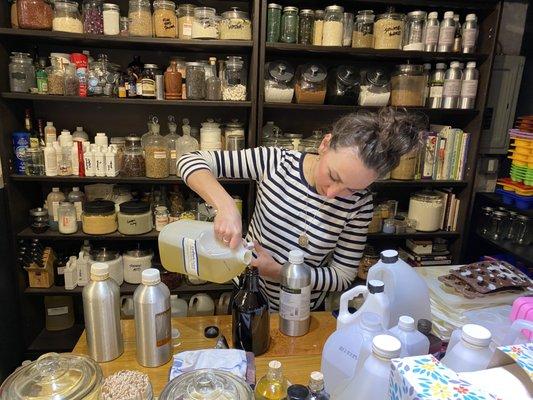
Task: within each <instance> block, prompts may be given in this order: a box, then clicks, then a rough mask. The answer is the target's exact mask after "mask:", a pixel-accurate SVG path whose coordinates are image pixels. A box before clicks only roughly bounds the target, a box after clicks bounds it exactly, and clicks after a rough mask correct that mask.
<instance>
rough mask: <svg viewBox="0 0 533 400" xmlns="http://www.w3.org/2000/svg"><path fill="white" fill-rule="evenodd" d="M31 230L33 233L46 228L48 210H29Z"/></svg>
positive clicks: (42, 231)
mask: <svg viewBox="0 0 533 400" xmlns="http://www.w3.org/2000/svg"><path fill="white" fill-rule="evenodd" d="M30 217H31V226H30V227H31V231H32V232H33V233H44V232H46V231H47V229H48V220H49V216H48V210H47V209H46V208H41V207H38V208H32V209H31V210H30Z"/></svg>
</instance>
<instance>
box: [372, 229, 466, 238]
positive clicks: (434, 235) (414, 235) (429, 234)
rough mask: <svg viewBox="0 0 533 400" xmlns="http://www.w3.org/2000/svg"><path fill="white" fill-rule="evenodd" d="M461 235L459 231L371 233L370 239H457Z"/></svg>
mask: <svg viewBox="0 0 533 400" xmlns="http://www.w3.org/2000/svg"><path fill="white" fill-rule="evenodd" d="M459 235H460V232H457V231H435V232H415V233H383V232H377V233H369V234H367V237H368V239H409V238H438V237H444V238H455V237H458V236H459Z"/></svg>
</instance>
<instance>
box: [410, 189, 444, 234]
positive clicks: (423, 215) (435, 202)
mask: <svg viewBox="0 0 533 400" xmlns="http://www.w3.org/2000/svg"><path fill="white" fill-rule="evenodd" d="M443 212H444V202H443V199H442V197H441V196H439V194H438V193H436V192H434V191H431V190H424V191H421V192H418V193H415V194H413V195H412V196H411V198H410V199H409V212H408V218H409V219H414V220H415V221H416V222H417V226H416V230H417V231H422V232H434V231H436V230H439V229H440V228H441V221H442V213H443Z"/></svg>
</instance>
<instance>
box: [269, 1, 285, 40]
mask: <svg viewBox="0 0 533 400" xmlns="http://www.w3.org/2000/svg"><path fill="white" fill-rule="evenodd" d="M281 9H282V7H281V6H280V5H279V4H276V3H268V6H267V33H266V35H267V37H266V41H267V43H276V42H279V39H280V35H281Z"/></svg>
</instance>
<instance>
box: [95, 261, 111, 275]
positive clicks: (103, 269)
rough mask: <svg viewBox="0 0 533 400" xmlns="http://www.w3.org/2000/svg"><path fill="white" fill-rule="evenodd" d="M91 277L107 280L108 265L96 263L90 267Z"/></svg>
mask: <svg viewBox="0 0 533 400" xmlns="http://www.w3.org/2000/svg"><path fill="white" fill-rule="evenodd" d="M91 275H94V276H97V277H101V278H107V277H108V276H109V265H107V263H102V262H96V263H94V264H93V265H91Z"/></svg>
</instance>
